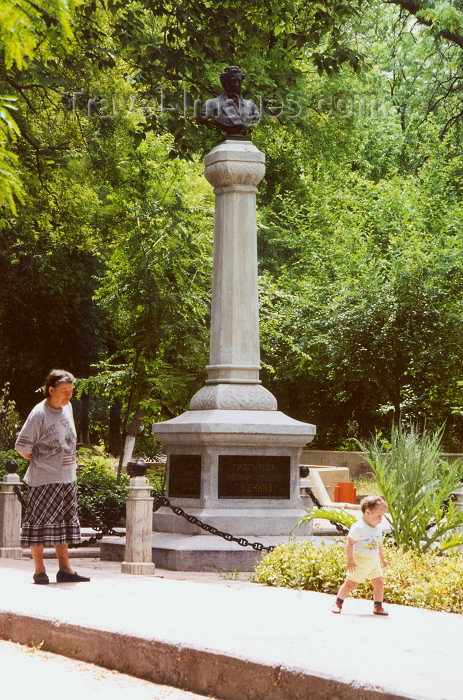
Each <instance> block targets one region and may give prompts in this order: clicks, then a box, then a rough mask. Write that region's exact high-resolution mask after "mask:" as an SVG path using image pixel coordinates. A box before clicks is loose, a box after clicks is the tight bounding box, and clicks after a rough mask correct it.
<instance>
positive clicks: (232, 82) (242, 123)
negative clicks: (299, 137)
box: [199, 66, 260, 139]
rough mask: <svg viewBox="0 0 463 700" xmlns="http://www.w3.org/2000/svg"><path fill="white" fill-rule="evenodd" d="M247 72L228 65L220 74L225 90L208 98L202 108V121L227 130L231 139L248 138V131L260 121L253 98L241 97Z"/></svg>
mask: <svg viewBox="0 0 463 700" xmlns="http://www.w3.org/2000/svg"><path fill="white" fill-rule="evenodd" d="M244 77H245V74H244V73H243V71H242V70H241V69H240V68H238V66H228V67H227V68H225V70H224V71H223V72H222V73H221V74H220V82H221V83H222V86H223V92H222V93H221V94H220V95H219V96H218V97H213V98H212V99H210V100H206V102H205V103H204V104H203V106H202V108H201V116H200V118H199V119H200V121H201V122H203V123H205V124H207V125H209V126H212V127H214V128H216V129H218V130H219V131H225V132H226V137H225V138H229V139H230V138H231V139H248V137H247V136H246V131H248V130H249V129H251V128H252V127H253V126H254V124H255V123H256V122H257V121H259V119H260V114H259V111H258V109H257V107H256V105H255V104H254V102H253V101H252V100H245V99H244V98H243V97H241V85H242V83H243V80H244Z"/></svg>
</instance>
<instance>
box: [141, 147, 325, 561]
mask: <svg viewBox="0 0 463 700" xmlns="http://www.w3.org/2000/svg"><path fill="white" fill-rule="evenodd" d="M264 161H265V157H264V154H263V153H261V152H260V151H259V150H258V149H257V148H256V147H255V146H254V145H253V144H252V143H251V141H239V140H233V139H228V140H226V141H224V142H222V143H220V144H219V145H217V146H215V147H214V148H213V149H212V151H211V152H210V153H208V154H207V156H206V157H205V159H204V163H205V175H206V178H207V180H208V181H209V182H210V183H211V184H212V185H213V186H214V193H215V221H214V266H213V280H212V302H211V337H210V356H209V365H208V366H207V372H208V378H207V380H206V384H205V386H204V387H202V388H201V389H200V390H199V391H198V392H197V393H196V394H195V395H194V396H193V398H192V399H191V402H190V410H189V411H186V412H185V413H183V414H182V415H180V416H177V417H176V418H172V419H171V420H168V421H165V422H163V423H157V424H155V425H154V426H153V432H154V433H155V435H156V436H157V437H158V438H159V440H161V442H163V443H164V445H165V447H166V454H167V496H168V497H169V499H170V500H171V503H172V504H174V505H177V506H180V507H182V508H183V509H184V510H185V511H186V512H188V513H191V514H192V515H195V516H196V517H198V518H199V519H200V520H202V521H204V522H206V523H208V524H209V525H213V526H214V527H217V528H218V529H219V530H222V531H225V532H230V533H232V534H234V535H244V536H246V535H249V536H259V535H265V536H287V535H288V534H289V532H290V531H291V529H292V528H293V526H294V525H295V523H296V521H297V519H298V518H299V517H300V516H301V515H303V514H304V513H305V510H304V508H303V506H302V502H301V497H300V488H299V457H300V454H301V450H302V447H304V446H305V445H306V444H307V443H308V442H310V440H312V439H313V436H314V434H315V426H313V425H310V424H306V423H302V422H301V421H297V420H294V419H292V418H290V417H288V416H285V415H284V414H283V413H282V412H281V411H278V410H277V402H276V399H275V397H274V396H273V395H272V394H271V393H270V392H269V391H268V390H267V389H265V388H264V387H263V386H262V384H261V382H260V379H259V370H260V346H259V307H258V287H257V232H256V192H257V185H258V183H259V182H260V180H261V179H262V177H263V176H264V172H265V168H264ZM153 529H154V530H155V531H157V532H169V533H181V534H185V535H191V534H194V535H200V534H203V533H204V531H203V530H201V529H199V527H198V526H196V525H193V524H191V523H189V522H186V521H185V520H183V519H182V518H180V517H179V516H178V515H176V514H175V513H173V512H172V511H171V510H170V509H168V508H167V507H161V508H160V509H159V510H157V511H156V512H155V513H154V516H153ZM310 530H311V526H307V527H306V528H305V534H309V532H310ZM180 546H182V545H180V544H179V547H180ZM198 565H199V564H198Z"/></svg>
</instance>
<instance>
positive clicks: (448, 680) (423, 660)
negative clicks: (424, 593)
mask: <svg viewBox="0 0 463 700" xmlns="http://www.w3.org/2000/svg"><path fill="white" fill-rule="evenodd" d="M74 564H75V567H76V569H77V570H78V571H80V572H82V573H86V574H88V575H89V576H91V577H92V581H91V582H90V583H81V584H56V583H52V584H50V585H48V586H35V585H33V584H32V582H31V581H32V578H31V562H30V561H24V560H20V561H13V560H7V559H2V560H0V582H1V584H0V589H1V598H0V637H2V638H3V639H11V640H13V641H16V642H20V643H23V644H30V645H38V644H40V643H42V642H43V646H42V649H44V650H48V651H51V652H60V653H62V654H63V655H65V656H69V657H72V658H76V659H80V660H83V661H86V662H93V663H95V664H98V665H100V666H106V667H108V668H112V669H116V670H118V671H120V672H124V673H130V674H132V675H135V676H138V677H140V678H145V679H149V680H152V681H154V682H157V683H162V684H166V685H170V686H174V687H178V688H183V689H186V690H189V691H191V692H195V693H200V694H202V695H205V696H213V697H216V698H221V699H222V700H232V699H233V700H319V699H320V700H347V699H350V698H355V699H356V700H360V699H362V700H373V699H374V698H389V699H391V700H392V699H393V698H412V699H416V700H461V698H462V697H463V664H462V662H461V647H462V640H463V616H460V615H451V614H446V613H436V612H431V611H425V610H420V609H416V608H407V607H402V606H395V605H390V606H388V608H389V611H390V616H389V617H388V618H377V617H374V616H373V615H372V614H371V609H372V604H371V602H370V601H363V600H354V599H352V600H349V601H347V602H346V604H345V610H344V611H343V613H342V614H341V615H333V614H332V613H331V612H330V607H331V602H332V596H328V595H324V594H321V593H312V592H309V591H293V590H288V589H281V588H270V587H266V586H260V585H257V584H253V583H250V582H248V581H235V580H231V579H227V578H226V577H223V576H222V577H221V576H219V575H216V574H194V573H188V574H182V573H181V572H167V571H159V570H157V572H156V576H153V577H143V576H130V575H124V574H121V573H120V564H118V563H117V562H100V561H98V560H91V559H83V560H78V559H76V560H74ZM48 570H49V574H50V577H52V576H53V575H54V573H55V570H56V565H55V562H49V563H48ZM159 697H163V696H162V695H161V696H159ZM153 698H156V695H154V696H153ZM7 700H10V699H9V698H8V699H7Z"/></svg>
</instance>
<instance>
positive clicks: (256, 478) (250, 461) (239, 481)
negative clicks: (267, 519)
mask: <svg viewBox="0 0 463 700" xmlns="http://www.w3.org/2000/svg"><path fill="white" fill-rule="evenodd" d="M218 482H219V489H218V490H219V494H218V495H219V498H284V499H289V498H290V458H289V457H275V456H271V457H267V456H264V455H219V479H218Z"/></svg>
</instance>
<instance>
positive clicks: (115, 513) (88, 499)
mask: <svg viewBox="0 0 463 700" xmlns="http://www.w3.org/2000/svg"><path fill="white" fill-rule="evenodd" d="M78 463H79V465H80V466H79V469H78V474H77V487H78V490H77V500H78V505H79V519H80V524H81V525H82V526H83V527H95V528H97V529H99V528H101V529H102V530H103V531H107V530H109V529H111V528H113V527H115V526H117V525H118V524H120V522H121V519H122V518H123V517H124V516H125V500H126V498H127V493H128V485H129V477H128V476H127V475H126V474H122V475H121V477H120V479H119V481H118V480H117V477H116V474H115V473H114V471H113V469H112V467H111V464H110V463H109V461H108V460H107V459H105V458H104V457H101V456H98V455H92V454H88V451H85V452H81V451H80V450H79V454H78Z"/></svg>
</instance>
